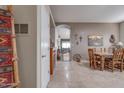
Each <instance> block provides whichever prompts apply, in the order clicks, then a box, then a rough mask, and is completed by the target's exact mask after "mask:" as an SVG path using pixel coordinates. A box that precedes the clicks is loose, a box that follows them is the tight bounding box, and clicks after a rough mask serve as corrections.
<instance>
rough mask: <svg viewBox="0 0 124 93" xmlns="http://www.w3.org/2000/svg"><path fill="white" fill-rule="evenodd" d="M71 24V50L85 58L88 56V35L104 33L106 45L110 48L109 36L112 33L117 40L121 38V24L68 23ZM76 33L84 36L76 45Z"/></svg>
mask: <svg viewBox="0 0 124 93" xmlns="http://www.w3.org/2000/svg"><path fill="white" fill-rule="evenodd" d="M67 25H69V26H71V50H72V53H71V54H72V55H73V54H76V53H79V54H81V56H82V57H83V59H87V58H88V51H87V49H88V48H89V47H88V35H103V38H104V40H103V42H104V46H103V47H106V48H108V47H109V46H110V43H109V38H110V35H111V34H114V35H115V37H116V39H117V41H118V39H119V25H118V24H105V23H103V24H102V23H98V24H97V23H96V24H95V23H68V24H67ZM75 34H78V41H79V36H82V38H83V39H82V42H81V43H79V45H76V41H77V40H76V39H75Z"/></svg>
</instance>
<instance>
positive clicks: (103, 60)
mask: <svg viewBox="0 0 124 93" xmlns="http://www.w3.org/2000/svg"><path fill="white" fill-rule="evenodd" d="M104 62H105V57H104V56H102V63H101V70H102V71H103V70H104Z"/></svg>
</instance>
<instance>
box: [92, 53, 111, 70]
mask: <svg viewBox="0 0 124 93" xmlns="http://www.w3.org/2000/svg"><path fill="white" fill-rule="evenodd" d="M94 55H95V56H100V57H101V61H100V62H102V63H101V64H102V65H101V70H102V71H103V70H104V66H105V59H106V58H112V56H113V53H109V52H95V53H94ZM95 63H96V62H95ZM95 65H96V64H95Z"/></svg>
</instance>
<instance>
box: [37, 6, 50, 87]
mask: <svg viewBox="0 0 124 93" xmlns="http://www.w3.org/2000/svg"><path fill="white" fill-rule="evenodd" d="M37 24H38V25H37V28H38V30H37V31H38V33H37V45H38V46H37V87H47V84H48V82H49V80H50V73H49V72H50V14H49V7H48V6H40V5H39V6H38V7H37ZM43 56H44V57H43Z"/></svg>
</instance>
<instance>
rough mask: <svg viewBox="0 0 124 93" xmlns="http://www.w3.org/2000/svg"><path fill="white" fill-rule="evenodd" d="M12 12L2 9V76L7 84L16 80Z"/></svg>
mask: <svg viewBox="0 0 124 93" xmlns="http://www.w3.org/2000/svg"><path fill="white" fill-rule="evenodd" d="M11 28H12V25H11V14H10V13H9V12H7V11H5V10H2V9H0V78H5V79H6V81H5V82H4V83H5V84H8V83H12V82H13V81H14V73H13V61H12V58H13V51H12V50H13V49H12V48H13V47H12V29H11Z"/></svg>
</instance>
